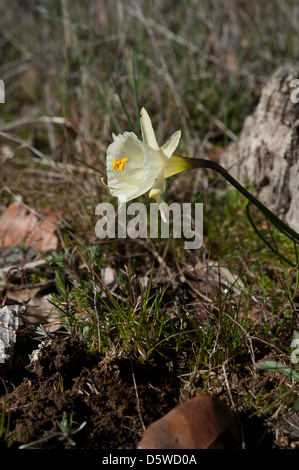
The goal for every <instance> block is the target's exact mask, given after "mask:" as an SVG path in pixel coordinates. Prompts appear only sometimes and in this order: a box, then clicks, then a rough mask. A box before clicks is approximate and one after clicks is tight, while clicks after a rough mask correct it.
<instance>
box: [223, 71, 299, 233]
mask: <svg viewBox="0 0 299 470" xmlns="http://www.w3.org/2000/svg"><path fill="white" fill-rule="evenodd" d="M295 79H299V63H296V64H286V65H283V66H282V67H280V68H279V69H278V70H277V71H276V72H275V73H274V74H273V75H272V77H271V78H270V79H269V81H268V82H267V83H266V84H265V85H264V87H263V89H262V92H261V96H260V100H259V103H258V105H257V107H256V109H255V111H254V112H253V114H252V115H250V116H248V117H247V118H246V119H245V122H244V126H243V129H242V132H241V135H240V139H239V141H238V142H236V143H232V144H231V145H230V146H229V148H228V150H227V151H226V152H225V153H224V154H223V155H222V156H221V159H220V163H221V165H223V166H224V167H225V169H227V170H228V171H229V172H230V173H231V174H232V175H233V176H234V177H235V178H236V179H238V180H239V181H240V183H241V184H245V185H246V183H248V181H250V182H251V183H252V184H253V185H254V187H255V188H256V190H257V191H258V197H259V199H260V200H261V202H263V203H264V204H265V205H266V206H267V207H269V209H270V210H272V212H274V213H275V214H276V215H277V216H278V217H280V218H281V219H282V220H284V221H285V222H287V223H288V224H289V225H290V226H291V227H292V228H293V229H294V230H296V231H297V232H299V102H298V103H296V102H295V101H296V100H295V99H296V98H297V99H298V98H299V86H298V85H297V90H298V92H296V87H294V84H292V82H293V80H295ZM292 85H293V86H292ZM294 98H295V99H294Z"/></svg>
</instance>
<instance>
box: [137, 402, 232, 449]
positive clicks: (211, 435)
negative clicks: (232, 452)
mask: <svg viewBox="0 0 299 470" xmlns="http://www.w3.org/2000/svg"><path fill="white" fill-rule="evenodd" d="M138 448H139V449H227V448H241V440H240V434H239V429H238V425H237V421H236V418H235V415H234V413H233V411H232V410H231V409H230V408H229V407H228V406H227V405H226V404H225V403H224V402H223V401H222V400H220V399H219V398H215V397H210V396H205V395H200V396H197V397H194V398H191V399H190V400H188V401H186V402H185V403H183V404H182V405H180V406H177V407H176V408H174V409H172V410H171V411H170V412H169V413H167V414H166V415H165V416H163V417H162V418H160V419H158V420H157V421H155V422H154V423H152V424H150V426H149V427H148V428H147V429H146V430H145V432H144V434H143V437H142V439H141V441H140V443H139V446H138Z"/></svg>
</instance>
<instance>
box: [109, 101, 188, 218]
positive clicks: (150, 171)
mask: <svg viewBox="0 0 299 470" xmlns="http://www.w3.org/2000/svg"><path fill="white" fill-rule="evenodd" d="M140 125H141V133H142V141H141V140H139V139H138V137H137V135H136V134H134V133H133V132H124V133H123V134H119V135H118V136H115V135H113V139H114V141H113V142H112V143H111V144H110V145H109V147H108V149H107V160H106V167H107V178H108V181H107V186H108V188H109V189H110V191H111V194H112V196H117V197H118V199H119V201H120V202H121V203H124V202H128V201H130V200H131V199H134V198H136V197H138V196H141V195H142V194H144V193H146V192H147V191H149V197H154V198H155V199H156V201H157V202H158V204H160V203H161V202H162V201H161V194H162V193H163V192H164V191H165V178H168V177H169V176H172V175H174V174H176V173H179V172H181V171H184V170H187V169H190V168H191V167H190V166H189V165H188V163H186V160H185V159H184V158H183V157H179V156H174V155H173V153H174V151H175V150H176V148H177V146H178V144H179V141H180V137H181V131H177V132H175V133H174V134H173V135H172V136H171V137H170V139H169V140H168V141H167V142H166V143H165V144H164V145H163V146H162V147H159V145H158V143H157V140H156V136H155V132H154V130H153V126H152V123H151V120H150V117H149V115H148V113H147V112H146V110H145V109H144V108H142V110H141V115H140ZM160 208H161V207H160ZM162 216H163V213H162Z"/></svg>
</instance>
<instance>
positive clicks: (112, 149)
mask: <svg viewBox="0 0 299 470" xmlns="http://www.w3.org/2000/svg"><path fill="white" fill-rule="evenodd" d="M140 124H141V133H142V141H141V140H139V139H138V137H137V135H136V134H134V133H133V132H124V133H123V134H119V135H118V136H115V135H113V139H114V141H113V142H112V144H110V145H109V147H108V149H107V161H106V167H107V177H108V184H107V185H106V186H107V187H108V188H109V189H110V190H111V194H112V195H113V196H117V197H118V199H119V201H120V203H125V202H128V201H130V200H131V199H134V198H136V197H138V196H141V195H142V194H144V193H146V192H147V191H149V197H154V198H155V199H156V200H157V202H158V204H159V208H160V211H161V215H162V218H163V220H164V221H166V218H165V215H164V213H163V210H162V207H161V202H162V201H161V194H162V193H163V192H164V191H165V179H166V178H168V177H170V176H173V175H175V174H177V173H180V172H181V171H185V170H191V169H194V168H209V169H211V170H214V171H216V172H217V173H219V174H220V175H221V176H223V177H224V178H225V179H226V180H227V181H228V182H229V183H230V184H232V185H233V186H234V187H235V188H236V189H237V190H238V191H239V192H240V193H242V194H243V196H245V198H247V199H248V201H249V202H250V203H252V204H254V205H255V206H256V207H258V208H259V209H260V211H261V212H262V213H263V214H264V216H265V217H266V218H267V219H268V220H269V222H271V223H272V224H273V225H274V226H276V227H277V228H278V229H279V230H280V231H281V232H282V233H284V235H286V236H288V237H289V238H290V239H291V240H292V241H293V242H294V243H297V244H299V234H298V233H297V232H296V231H295V230H293V229H292V228H291V227H290V226H288V225H287V224H286V223H284V222H283V221H282V220H280V219H279V218H278V217H277V216H276V215H275V214H273V212H271V211H270V210H269V209H268V208H267V207H266V206H265V205H264V204H262V203H261V202H260V201H259V200H258V199H256V198H255V197H254V196H253V195H252V194H251V193H249V191H247V189H245V188H244V187H243V186H242V185H241V184H240V183H239V182H238V181H237V180H235V179H234V178H233V177H232V176H231V175H230V173H228V171H226V170H225V169H224V168H223V167H222V166H221V165H219V163H217V162H213V161H211V160H206V159H202V158H188V157H183V156H181V155H177V154H174V152H175V151H176V148H177V146H178V144H179V141H180V137H181V131H177V132H175V133H174V134H173V135H172V136H171V137H170V139H169V140H168V141H167V142H166V143H165V144H164V145H163V146H162V147H159V145H158V143H157V140H156V136H155V133H154V130H153V126H152V123H151V120H150V118H149V115H148V114H147V112H146V110H145V109H144V108H142V110H141V116H140ZM104 184H105V183H104ZM249 202H248V204H247V212H248V216H249V220H251V219H250V214H249ZM254 228H255V229H256V227H254ZM266 243H267V245H268V246H269V243H268V242H266ZM270 248H271V246H270ZM271 249H273V248H271ZM273 251H275V250H274V249H273ZM280 257H281V255H280ZM290 264H292V263H290Z"/></svg>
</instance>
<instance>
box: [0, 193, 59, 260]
mask: <svg viewBox="0 0 299 470" xmlns="http://www.w3.org/2000/svg"><path fill="white" fill-rule="evenodd" d="M58 221H59V218H58V215H57V214H55V212H53V211H52V210H51V209H49V208H45V209H42V210H41V211H40V212H39V215H38V216H37V215H35V214H33V212H31V211H29V210H28V209H26V207H24V206H23V205H22V204H19V203H17V202H13V203H12V204H10V205H9V206H8V208H7V209H6V210H5V211H4V212H3V214H2V215H1V217H0V247H1V248H11V247H14V246H16V245H20V244H22V243H23V241H24V240H25V239H26V240H25V243H26V245H27V246H29V245H31V244H32V243H33V242H36V243H35V244H34V248H35V249H37V250H41V251H48V250H55V249H57V246H58V236H57V233H56V229H57V225H58Z"/></svg>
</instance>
